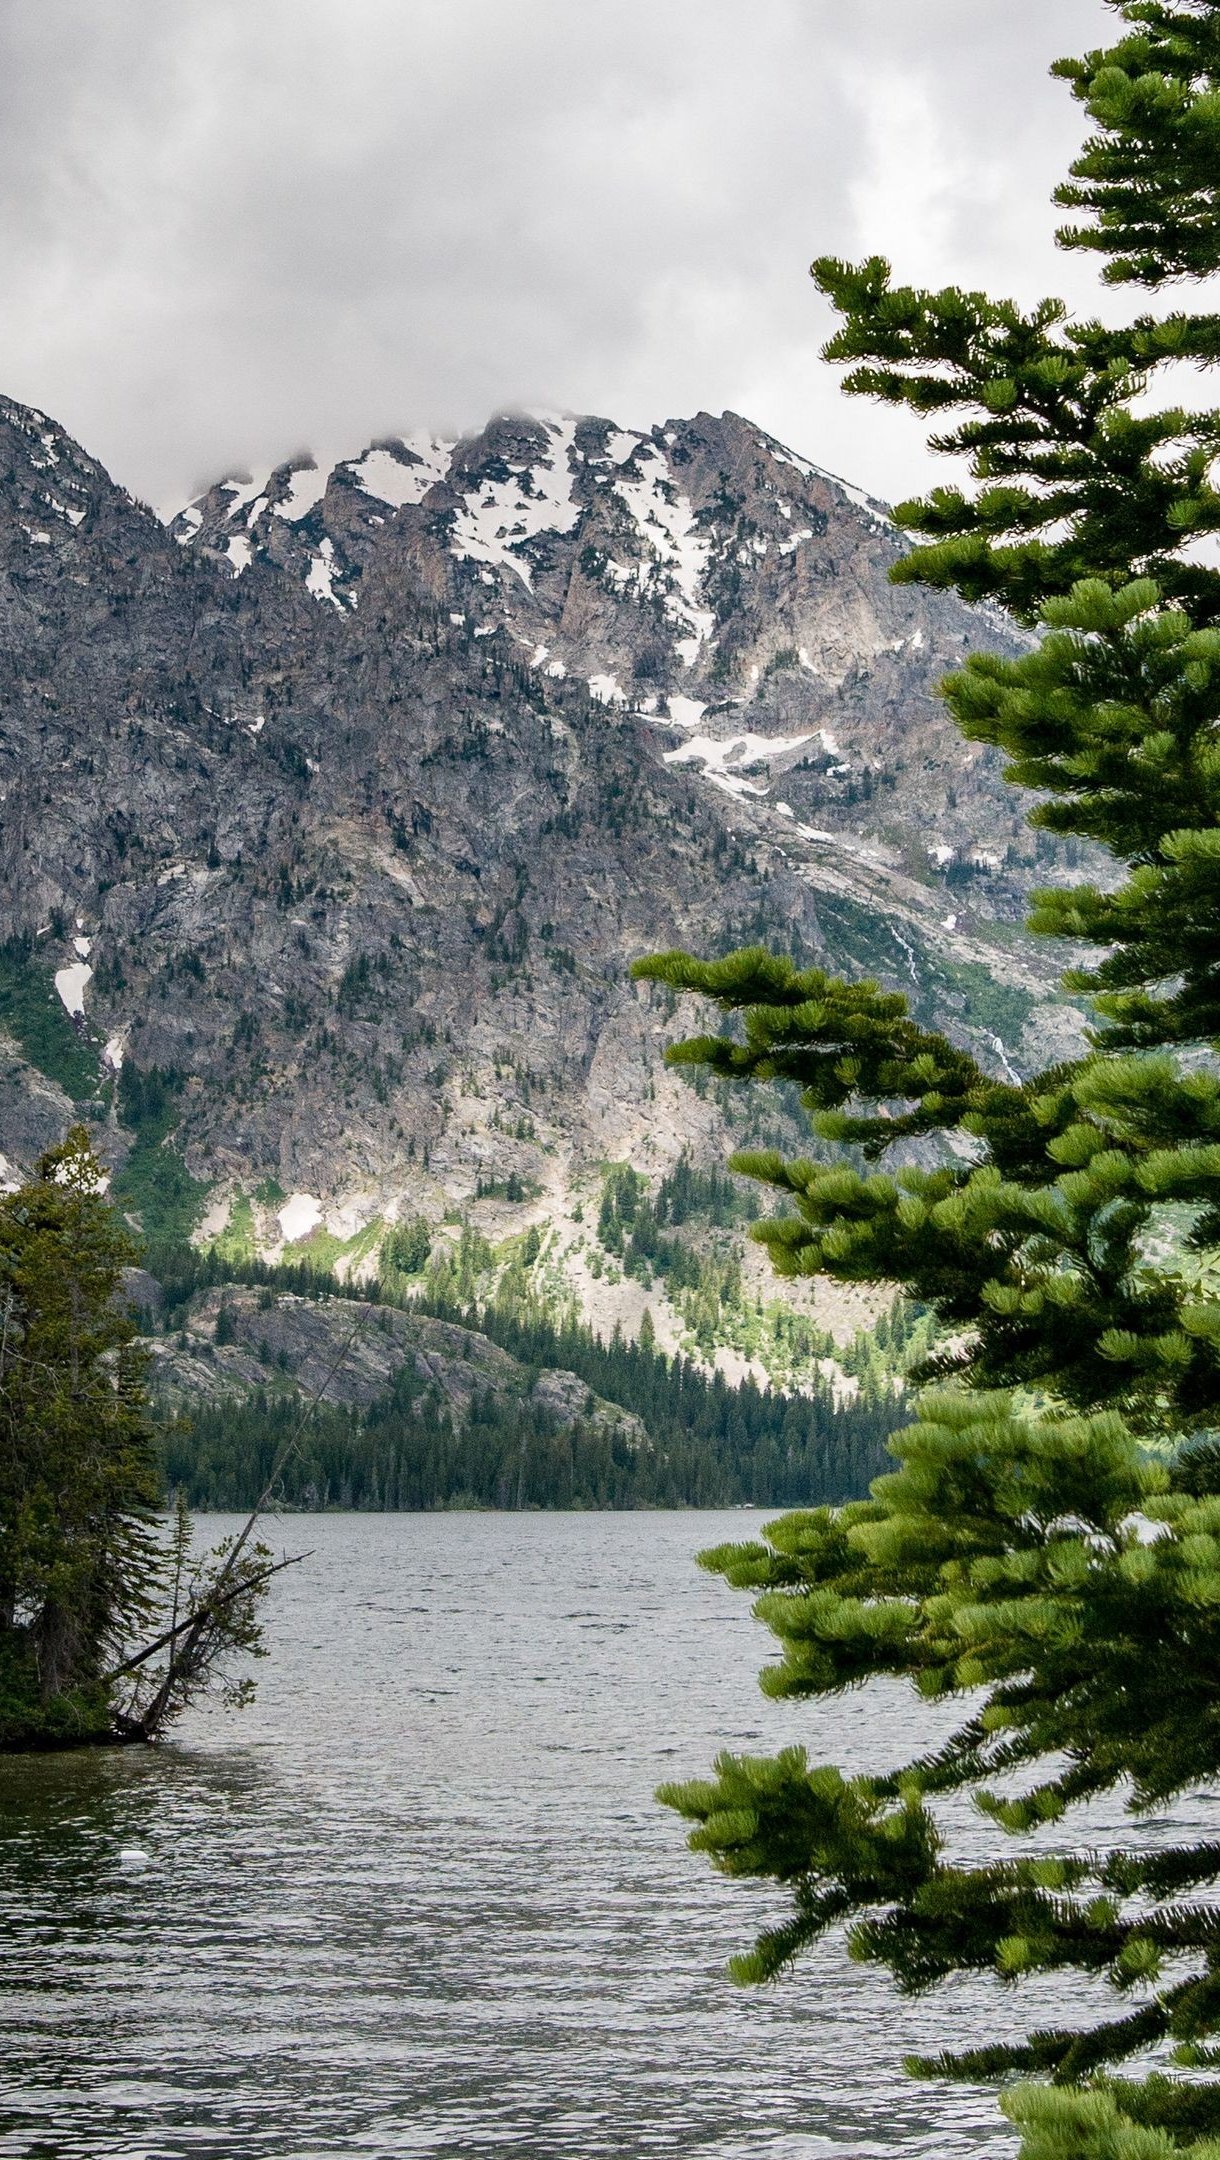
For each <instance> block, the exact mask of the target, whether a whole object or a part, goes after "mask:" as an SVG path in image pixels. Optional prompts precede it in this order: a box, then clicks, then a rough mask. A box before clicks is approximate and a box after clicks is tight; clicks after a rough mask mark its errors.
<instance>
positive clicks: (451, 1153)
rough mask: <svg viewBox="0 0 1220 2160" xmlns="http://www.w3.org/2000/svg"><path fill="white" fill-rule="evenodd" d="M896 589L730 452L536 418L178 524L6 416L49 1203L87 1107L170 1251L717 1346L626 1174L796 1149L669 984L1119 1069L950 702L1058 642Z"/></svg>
mask: <svg viewBox="0 0 1220 2160" xmlns="http://www.w3.org/2000/svg"><path fill="white" fill-rule="evenodd" d="M902 544H903V543H902V541H901V539H900V537H899V536H898V535H897V533H896V532H895V530H894V528H893V527H892V525H891V524H890V523H889V521H888V519H887V517H886V514H885V511H884V508H883V506H881V505H879V504H877V503H874V502H872V501H870V500H869V499H868V498H866V497H864V496H862V495H861V494H860V493H859V492H858V491H856V490H854V489H853V488H851V487H849V486H848V485H846V484H845V483H844V482H842V481H839V480H836V479H835V478H834V477H833V476H831V475H830V474H828V473H826V472H823V471H822V470H820V469H819V468H818V467H816V466H814V465H812V464H810V463H808V462H807V461H806V460H804V459H803V458H800V457H798V456H796V455H795V454H794V453H793V452H791V451H790V450H788V449H786V448H784V446H783V445H781V444H779V443H777V442H775V441H774V440H772V438H770V437H769V436H768V435H766V434H765V433H764V432H763V431H762V430H760V429H759V428H757V427H755V426H753V425H751V423H750V422H748V421H746V420H744V419H741V418H740V417H738V416H737V415H735V414H731V413H727V414H724V415H722V416H721V417H719V418H716V417H714V416H712V415H710V414H707V413H700V414H697V415H696V416H695V418H694V419H692V420H684V421H673V422H670V423H668V424H667V425H665V426H663V427H658V428H655V429H653V430H652V432H651V433H637V432H633V431H627V430H623V429H620V428H617V427H615V426H614V425H613V424H611V423H610V422H608V421H606V420H602V419H594V418H580V419H571V418H563V419H554V418H529V417H522V416H505V415H501V416H499V417H497V418H496V419H495V420H493V421H492V422H491V424H490V425H489V426H488V427H487V428H486V429H485V430H484V431H483V433H482V434H480V435H478V436H475V437H471V438H468V439H465V440H463V441H460V442H456V443H449V442H440V441H437V440H434V439H432V438H430V437H426V436H409V437H405V438H402V439H401V440H399V439H395V440H387V441H383V442H378V443H374V444H372V445H369V446H368V447H366V448H365V449H364V450H363V451H362V452H360V453H359V454H358V455H356V456H355V457H353V458H351V459H348V460H347V461H345V462H343V463H341V464H339V465H336V466H335V467H334V468H333V469H331V470H322V469H319V468H318V467H317V466H316V465H315V464H313V463H312V461H310V460H308V459H295V460H291V461H289V462H288V463H286V464H283V465H280V466H278V467H277V468H276V469H274V470H273V471H270V472H268V473H267V474H265V475H260V476H244V477H241V478H236V477H234V478H229V479H226V480H223V481H221V482H220V483H219V484H218V485H217V486H215V487H213V488H212V489H211V490H210V491H209V492H208V493H207V494H206V495H204V496H202V497H201V498H200V499H199V500H198V501H196V502H195V503H193V504H191V505H190V506H188V507H187V508H186V509H185V510H183V511H182V512H181V513H180V514H179V516H178V517H176V518H175V519H174V520H173V522H172V523H171V524H170V525H169V527H168V528H166V527H165V526H164V525H163V524H162V523H161V522H160V521H159V520H158V519H157V518H156V517H155V515H154V514H153V513H152V512H151V511H150V510H149V509H147V508H146V507H145V506H144V505H142V504H141V503H139V502H137V501H135V500H133V498H132V497H131V496H130V495H129V494H128V493H127V492H126V491H125V490H124V489H123V488H122V487H121V486H119V485H118V484H116V483H115V482H113V481H112V480H111V479H110V478H109V476H108V475H107V474H106V473H105V472H104V471H103V470H102V468H101V467H100V466H99V465H98V464H97V462H96V461H95V460H94V459H92V458H91V457H90V456H89V455H88V454H87V453H86V452H85V451H84V450H82V449H81V448H80V447H79V446H78V445H77V444H76V443H74V442H73V441H72V440H71V439H70V438H69V437H68V436H67V435H66V434H65V433H64V431H63V429H62V428H61V427H59V426H58V425H57V424H56V423H55V422H53V421H51V420H49V419H48V418H46V416H44V415H43V414H40V413H38V412H35V411H32V410H30V409H28V408H26V407H22V406H19V405H15V404H13V403H11V402H3V401H0V563H2V568H3V576H2V578H0V811H2V821H0V919H2V929H3V935H4V937H5V938H6V939H7V942H6V943H5V944H4V947H3V953H2V954H0V1028H2V1029H3V1030H4V1033H3V1035H2V1036H0V1048H3V1050H4V1053H5V1054H4V1061H3V1070H2V1072H0V1149H2V1150H3V1155H4V1158H5V1164H4V1168H5V1174H6V1175H7V1176H8V1177H9V1178H10V1179H11V1178H14V1177H16V1176H18V1175H19V1174H20V1172H21V1171H22V1169H24V1168H25V1167H26V1166H27V1165H28V1163H29V1161H30V1159H31V1157H32V1156H33V1154H34V1153H36V1152H37V1150H38V1148H39V1147H40V1146H42V1145H44V1144H46V1142H47V1141H48V1140H49V1139H50V1138H52V1137H53V1136H54V1135H55V1134H56V1133H57V1132H58V1131H60V1130H61V1129H62V1128H63V1126H64V1125H65V1124H66V1122H67V1121H68V1119H69V1118H70V1117H71V1116H72V1115H73V1114H74V1105H75V1106H76V1113H80V1112H81V1111H82V1110H83V1114H86V1115H88V1116H90V1117H91V1118H92V1119H93V1120H94V1123H95V1126H96V1131H97V1137H98V1144H99V1147H100V1149H101V1150H102V1151H103V1152H104V1154H105V1155H106V1158H107V1160H108V1162H109V1164H110V1166H111V1169H112V1173H113V1176H114V1179H115V1191H116V1194H117V1195H118V1197H119V1198H120V1199H121V1200H122V1202H123V1204H124V1206H125V1207H127V1209H128V1211H129V1212H130V1213H131V1215H132V1217H133V1220H135V1221H137V1222H139V1223H140V1224H142V1226H143V1228H144V1229H145V1231H146V1232H147V1233H148V1235H149V1236H150V1238H151V1239H152V1240H153V1242H154V1244H155V1243H156V1242H157V1241H158V1240H162V1241H163V1240H165V1239H175V1238H176V1239H181V1238H182V1237H183V1236H186V1235H190V1236H192V1237H193V1238H194V1239H195V1241H196V1242H197V1243H205V1244H206V1243H208V1242H213V1243H215V1242H216V1241H219V1248H220V1249H221V1250H225V1251H228V1252H229V1253H230V1254H232V1255H234V1256H240V1255H243V1254H244V1255H247V1256H250V1257H253V1256H254V1255H255V1254H256V1253H259V1254H262V1255H264V1256H273V1257H274V1256H277V1255H285V1256H287V1257H289V1258H299V1257H302V1256H306V1257H307V1256H313V1257H315V1258H316V1259H317V1260H318V1262H319V1263H320V1264H325V1265H327V1266H330V1267H332V1268H336V1269H338V1270H339V1271H340V1272H343V1271H344V1270H353V1269H355V1270H358V1269H360V1268H361V1267H365V1266H372V1265H373V1264H375V1262H376V1256H377V1252H378V1249H379V1247H380V1246H381V1244H382V1242H383V1240H384V1238H385V1236H386V1235H387V1232H388V1231H389V1230H393V1229H394V1227H395V1226H399V1228H401V1227H402V1226H404V1225H406V1226H411V1225H413V1226H416V1233H417V1231H418V1226H419V1225H420V1224H422V1225H423V1226H424V1232H425V1235H424V1244H423V1248H422V1249H423V1251H425V1252H426V1251H427V1249H428V1245H429V1240H430V1241H431V1249H432V1252H433V1255H434V1257H435V1256H436V1255H437V1254H438V1253H440V1252H441V1251H442V1250H443V1249H444V1248H445V1247H446V1246H447V1245H452V1244H454V1243H455V1242H456V1240H457V1238H458V1235H459V1232H460V1231H461V1229H462V1226H463V1225H465V1226H466V1228H467V1229H468V1230H471V1231H473V1232H474V1233H477V1236H478V1237H480V1238H482V1239H484V1240H485V1241H486V1242H487V1245H488V1248H489V1250H491V1251H492V1252H493V1259H492V1260H491V1261H488V1262H487V1263H486V1267H487V1268H489V1269H494V1268H496V1267H502V1266H503V1265H504V1264H505V1258H504V1256H505V1254H508V1255H509V1257H510V1258H511V1257H512V1250H514V1249H515V1248H514V1249H510V1246H509V1245H508V1243H507V1242H506V1241H508V1240H511V1239H513V1238H517V1239H522V1238H525V1237H527V1236H528V1235H529V1234H530V1233H531V1232H536V1233H537V1236H536V1237H535V1238H534V1240H533V1244H534V1251H533V1253H532V1255H531V1260H530V1265H531V1266H532V1267H534V1268H535V1269H536V1270H537V1271H538V1274H539V1280H540V1281H542V1280H543V1279H544V1278H545V1280H546V1282H547V1283H548V1284H549V1286H550V1292H551V1294H552V1295H553V1296H554V1297H555V1298H557V1299H562V1298H564V1297H574V1298H575V1299H576V1300H577V1301H578V1302H579V1304H580V1305H581V1307H582V1308H583V1309H584V1310H585V1311H586V1312H587V1313H589V1314H590V1315H591V1316H592V1317H593V1319H594V1320H595V1322H596V1323H597V1324H598V1325H600V1326H603V1327H606V1328H608V1327H609V1326H611V1325H612V1324H613V1322H614V1321H615V1320H618V1321H619V1322H620V1324H621V1325H622V1326H623V1327H624V1329H625V1330H626V1331H627V1332H628V1333H631V1332H633V1331H634V1329H635V1327H636V1326H637V1325H638V1323H639V1321H640V1319H641V1317H642V1312H643V1308H644V1305H645V1303H648V1302H651V1305H652V1307H653V1310H654V1313H655V1315H656V1321H657V1327H658V1336H659V1339H661V1340H662V1341H663V1342H664V1341H666V1340H673V1341H676V1340H678V1339H679V1337H680V1336H681V1335H682V1334H683V1331H684V1327H685V1322H684V1321H683V1319H682V1317H681V1314H680V1313H679V1312H678V1311H677V1309H676V1307H674V1306H673V1305H672V1301H670V1300H669V1299H668V1298H667V1296H666V1295H665V1293H664V1290H663V1288H661V1289H659V1290H658V1291H657V1292H656V1294H655V1295H653V1294H652V1293H650V1292H648V1287H647V1285H645V1286H644V1287H641V1284H640V1283H639V1281H637V1280H636V1279H634V1278H631V1277H627V1276H625V1275H623V1274H622V1272H621V1270H619V1269H618V1268H616V1267H615V1266H614V1265H613V1264H612V1263H611V1264H606V1263H605V1262H604V1259H603V1255H602V1249H601V1247H600V1246H599V1245H598V1242H597V1239H596V1237H595V1235H594V1233H593V1227H592V1226H593V1221H594V1219H595V1218H596V1215H597V1210H598V1206H599V1199H600V1195H601V1193H602V1188H603V1184H604V1179H605V1172H606V1165H607V1164H614V1163H619V1162H630V1163H632V1164H634V1166H635V1167H636V1169H637V1170H639V1171H641V1172H643V1173H645V1174H646V1176H648V1177H650V1178H652V1179H653V1180H655V1179H656V1178H657V1177H659V1176H660V1175H661V1174H662V1173H664V1172H666V1171H667V1170H670V1169H672V1167H673V1165H674V1164H675V1163H676V1162H677V1161H678V1160H679V1159H680V1158H683V1157H684V1158H686V1159H687V1160H690V1161H694V1162H696V1163H700V1164H703V1165H705V1166H710V1165H712V1164H713V1163H716V1162H718V1161H720V1160H722V1158H723V1156H724V1154H725V1153H726V1152H727V1149H728V1147H729V1146H730V1145H732V1144H733V1141H734V1139H736V1138H739V1137H740V1135H741V1133H742V1132H744V1131H746V1130H751V1129H754V1130H757V1129H760V1128H759V1126H758V1120H759V1119H760V1118H761V1119H762V1120H763V1128H762V1129H767V1120H768V1119H769V1120H770V1121H771V1125H772V1126H774V1121H775V1119H776V1117H782V1116H783V1115H785V1114H786V1113H785V1112H784V1111H783V1109H782V1106H780V1107H779V1108H774V1107H772V1106H766V1105H762V1104H758V1105H754V1104H746V1103H743V1104H738V1103H736V1102H735V1101H731V1100H729V1099H728V1098H726V1097H725V1096H724V1095H723V1094H720V1095H718V1094H717V1093H716V1092H715V1091H711V1092H709V1091H707V1090H699V1089H696V1088H694V1087H692V1086H691V1085H689V1084H688V1083H687V1082H686V1081H684V1080H683V1079H680V1078H679V1077H678V1076H677V1075H675V1074H674V1073H671V1072H668V1071H666V1070H665V1068H664V1066H663V1064H662V1057H663V1052H664V1048H665V1045H666V1043H667V1042H668V1041H669V1040H671V1039H672V1038H673V1036H674V1034H675V1032H676V1031H677V1030H678V1028H679V1026H680V1024H681V1023H680V1021H679V1019H678V1017H677V1016H676V1015H675V1014H674V1013H673V1012H672V1010H671V1009H670V1004H669V1001H668V999H667V998H666V997H665V996H664V995H662V994H661V993H659V992H657V991H655V990H652V989H650V988H647V987H645V986H637V985H634V984H632V983H631V981H630V980H629V978H628V972H627V971H628V968H629V964H630V962H631V961H632V960H633V959H634V958H635V957H636V956H637V955H638V954H640V953H643V952H646V951H649V950H654V949H657V948H659V947H665V946H670V945H675V944H683V945H689V946H692V947H694V948H695V949H698V950H701V951H704V952H711V951H714V950H724V949H727V948H728V947H729V946H730V945H732V944H734V943H741V942H745V941H753V940H756V939H759V938H762V939H767V940H770V941H772V942H775V943H777V944H780V945H782V946H784V947H786V948H789V949H791V950H793V951H795V952H797V953H799V954H801V955H803V956H805V957H806V958H808V959H810V960H812V959H814V958H820V959H822V960H824V961H825V962H827V963H829V964H832V965H834V966H836V967H840V968H843V969H844V970H846V971H849V972H856V973H865V972H868V973H875V974H879V975H880V976H881V977H882V978H883V979H885V980H887V981H889V982H892V983H893V984H894V985H895V986H897V987H902V988H904V989H906V990H907V991H908V992H909V993H910V995H911V996H912V999H913V1001H914V1002H915V1005H916V1007H917V1009H918V1010H919V1011H920V1013H921V1014H922V1015H925V1016H926V1017H928V1018H929V1019H934V1020H936V1021H938V1022H940V1023H941V1024H944V1025H946V1026H948V1027H950V1028H951V1029H952V1030H953V1031H954V1032H956V1033H957V1034H959V1035H960V1036H962V1037H963V1038H965V1039H968V1040H969V1041H971V1042H972V1044H974V1045H975V1046H976V1047H977V1048H978V1049H979V1051H980V1053H981V1054H982V1055H984V1056H986V1057H989V1058H991V1059H992V1060H993V1061H995V1062H996V1063H997V1064H998V1065H1001V1066H1005V1067H1013V1066H1015V1067H1019V1066H1020V1064H1021V1062H1022V1060H1023V1059H1024V1058H1025V1057H1027V1056H1030V1055H1033V1054H1035V1053H1036V1054H1038V1055H1042V1054H1044V1053H1045V1052H1046V1050H1047V1049H1048V1048H1051V1047H1058V1046H1063V1047H1066V1046H1067V1045H1068V1044H1069V1043H1071V1042H1072V1041H1073V1040H1074V1039H1075V1037H1076V1033H1077V1031H1078V1028H1079V1015H1077V1014H1076V1013H1074V1011H1073V1010H1072V1008H1071V1007H1070V1006H1068V1005H1066V1004H1065V1003H1064V1002H1063V1001H1062V999H1061V998H1060V997H1059V996H1058V995H1057V994H1056V991H1055V986H1054V978H1053V966H1054V960H1053V956H1052V957H1051V958H1049V959H1048V958H1047V957H1046V956H1043V955H1040V954H1038V953H1037V952H1036V951H1035V950H1034V949H1033V948H1032V947H1031V946H1030V945H1029V944H1028V943H1027V942H1026V941H1025V939H1024V937H1023V935H1022V933H1021V930H1020V927H1019V925H1020V919H1021V916H1022V912H1023V906H1024V895H1025V892H1026V890H1027V888H1028V886H1029V884H1030V883H1031V882H1038V881H1040V880H1042V879H1044V878H1045V877H1046V876H1047V875H1048V872H1050V873H1051V874H1053V875H1055V876H1062V875H1064V874H1065V872H1066V874H1069V875H1070V874H1071V863H1070V861H1065V859H1064V858H1063V857H1062V856H1056V855H1055V853H1054V844H1053V843H1050V842H1048V841H1045V840H1043V841H1041V842H1040V843H1039V845H1038V846H1035V843H1034V838H1033V836H1032V835H1030V834H1029V833H1028V832H1027V831H1026V830H1025V829H1024V827H1023V825H1022V823H1021V817H1020V810H1019V807H1018V805H1017V803H1016V802H1015V801H1014V799H1013V797H1012V794H1011V791H1009V790H1006V789H1004V787H1003V785H1002V782H1001V779H1000V774H999V770H998V766H997V763H996V761H995V760H994V759H993V758H992V757H991V756H990V755H989V754H988V753H986V752H983V751H980V750H978V749H976V748H973V747H970V746H966V745H964V744H963V743H962V742H961V741H960V740H959V738H958V737H957V736H956V734H955V733H954V731H953V730H952V728H951V727H950V725H949V724H948V722H947V719H946V717H945V715H944V713H943V711H942V709H941V707H940V706H939V704H938V703H937V701H936V698H935V685H936V682H937V680H938V678H939V677H940V676H941V675H942V674H943V673H944V672H945V670H946V668H948V667H950V666H952V665H954V664H956V663H958V662H959V661H960V659H961V657H962V655H963V653H964V652H966V651H967V650H969V649H970V648H971V647H978V646H980V645H987V646H989V647H992V648H995V647H996V646H1001V647H1004V648H1006V649H1012V650H1015V649H1017V643H1018V634H1017V633H1016V632H1015V631H1014V630H1013V628H1012V626H1011V625H1008V624H1006V623H1005V622H1004V621H1003V620H1002V619H1001V618H999V617H997V616H992V615H987V614H985V613H982V612H980V611H978V610H970V609H967V608H965V607H964V606H962V605H960V604H959V603H958V602H956V601H955V600H954V599H952V598H950V597H947V596H944V595H938V594H934V593H927V592H922V591H920V590H918V589H917V588H914V587H895V586H893V585H891V584H890V583H889V582H888V580H887V572H888V570H889V567H890V565H891V564H892V562H893V561H894V559H895V557H896V554H897V552H898V550H899V549H900V547H901V546H902ZM751 1121H753V1123H751ZM480 1250H481V1248H480ZM751 1281H753V1278H751ZM759 1284H760V1285H761V1278H759ZM856 1317H858V1315H854V1314H853V1315H852V1316H851V1318H852V1324H853V1325H854V1321H855V1318H856ZM831 1319H832V1324H833V1320H834V1316H833V1315H832V1316H831Z"/></svg>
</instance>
